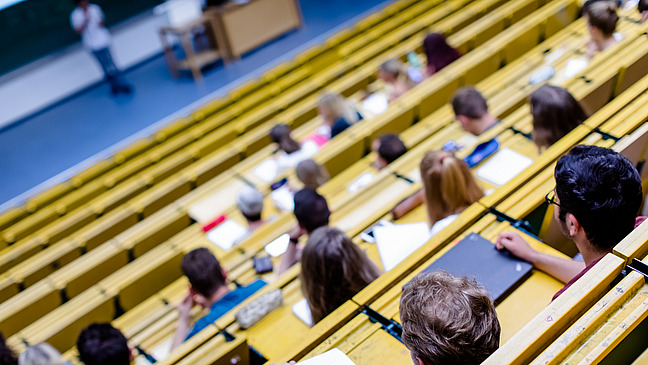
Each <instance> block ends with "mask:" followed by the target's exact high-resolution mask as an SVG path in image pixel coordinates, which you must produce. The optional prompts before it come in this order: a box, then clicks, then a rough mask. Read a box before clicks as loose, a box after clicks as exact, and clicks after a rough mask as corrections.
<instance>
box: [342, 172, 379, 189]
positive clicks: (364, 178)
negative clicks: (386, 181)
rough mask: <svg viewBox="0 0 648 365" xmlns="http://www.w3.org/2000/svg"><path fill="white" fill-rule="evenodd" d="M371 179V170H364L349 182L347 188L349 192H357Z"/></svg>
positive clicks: (372, 177)
mask: <svg viewBox="0 0 648 365" xmlns="http://www.w3.org/2000/svg"><path fill="white" fill-rule="evenodd" d="M373 179H374V174H372V173H371V172H365V173H363V174H362V175H360V176H358V177H357V178H356V179H355V180H353V181H352V182H351V184H349V186H347V190H348V191H349V192H350V193H357V192H358V191H360V190H361V189H362V188H364V187H365V186H367V185H369V184H371V182H372V181H373Z"/></svg>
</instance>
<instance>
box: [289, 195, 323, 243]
mask: <svg viewBox="0 0 648 365" xmlns="http://www.w3.org/2000/svg"><path fill="white" fill-rule="evenodd" d="M294 199H295V210H294V214H295V218H297V221H298V222H299V225H301V226H302V227H303V228H304V229H305V230H306V231H307V232H308V233H312V232H313V231H314V230H316V229H318V228H319V227H324V226H328V224H329V216H330V215H331V212H330V211H329V207H328V204H326V199H324V197H323V196H321V195H319V194H318V193H317V192H316V191H315V190H313V189H302V190H300V191H298V192H297V193H296V194H295V198H294Z"/></svg>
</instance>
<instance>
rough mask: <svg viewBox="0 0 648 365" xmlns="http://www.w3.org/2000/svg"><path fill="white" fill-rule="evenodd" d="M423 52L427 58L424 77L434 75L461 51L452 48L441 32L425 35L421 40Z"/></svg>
mask: <svg viewBox="0 0 648 365" xmlns="http://www.w3.org/2000/svg"><path fill="white" fill-rule="evenodd" d="M423 52H425V57H426V58H427V67H426V68H425V76H426V77H430V76H432V75H434V74H435V73H437V72H439V71H441V70H442V69H443V68H444V67H446V66H448V65H449V64H451V63H452V62H454V61H455V60H457V59H458V58H459V57H461V53H459V51H457V50H456V49H454V48H452V47H451V46H450V45H449V44H448V42H447V41H446V38H445V37H444V36H443V34H440V33H432V34H428V36H427V37H425V39H424V40H423Z"/></svg>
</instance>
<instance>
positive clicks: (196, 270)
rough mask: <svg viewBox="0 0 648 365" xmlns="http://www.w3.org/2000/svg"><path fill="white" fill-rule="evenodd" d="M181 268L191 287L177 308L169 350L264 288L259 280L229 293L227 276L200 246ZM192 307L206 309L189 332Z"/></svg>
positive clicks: (188, 256)
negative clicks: (176, 322) (205, 313)
mask: <svg viewBox="0 0 648 365" xmlns="http://www.w3.org/2000/svg"><path fill="white" fill-rule="evenodd" d="M181 265H182V272H183V273H184V274H185V276H187V278H188V279H189V283H190V284H191V287H190V289H189V293H188V294H187V296H186V297H185V298H184V299H183V300H182V302H181V303H180V304H179V305H178V327H177V329H176V333H175V335H174V337H173V343H172V345H171V349H175V348H176V347H178V346H180V344H182V342H184V341H185V340H188V339H189V338H191V337H193V336H194V335H195V334H197V333H198V332H200V331H201V330H203V329H204V328H205V327H207V326H209V325H210V324H212V323H214V321H216V320H217V319H218V318H220V317H221V316H222V315H224V314H225V313H227V312H229V311H230V310H231V309H232V308H234V307H236V306H237V305H238V304H240V303H241V302H243V301H244V300H245V299H247V298H248V297H250V296H251V295H252V294H254V293H255V292H257V291H258V290H259V289H261V288H262V287H264V286H265V285H266V283H265V282H264V281H263V280H257V281H255V282H253V283H252V284H250V285H248V286H246V287H240V288H237V289H234V290H230V289H229V287H228V286H227V280H226V279H227V273H226V272H225V270H223V268H222V267H221V266H220V263H219V262H218V260H217V259H216V257H214V255H213V254H212V253H211V251H209V250H208V249H207V248H204V247H203V248H197V249H195V250H193V251H191V252H189V253H188V254H186V255H185V256H184V257H183V258H182V264H181ZM194 305H199V306H201V307H203V308H209V313H208V314H207V315H206V316H204V317H202V318H201V319H199V320H198V321H197V322H196V324H195V325H194V327H193V328H192V329H191V330H190V329H189V320H190V316H191V308H192V307H193V306H194Z"/></svg>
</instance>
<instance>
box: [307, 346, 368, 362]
mask: <svg viewBox="0 0 648 365" xmlns="http://www.w3.org/2000/svg"><path fill="white" fill-rule="evenodd" d="M299 365H355V363H354V362H353V361H351V359H350V358H349V357H348V356H347V355H346V354H345V353H344V352H342V351H341V350H340V349H337V348H335V349H333V350H329V351H326V352H325V353H323V354H320V355H317V356H314V357H311V358H310V359H308V360H304V361H302V362H300V363H299Z"/></svg>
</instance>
